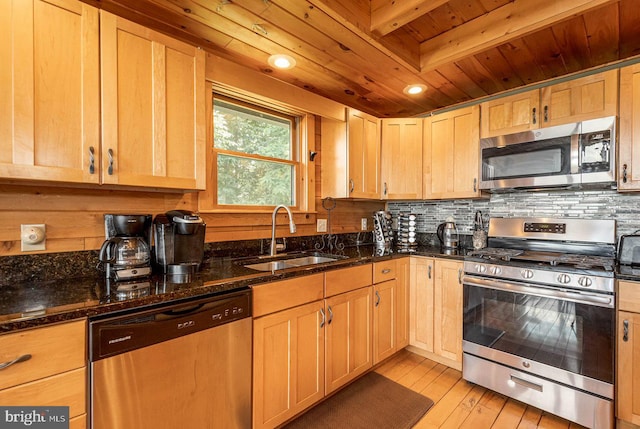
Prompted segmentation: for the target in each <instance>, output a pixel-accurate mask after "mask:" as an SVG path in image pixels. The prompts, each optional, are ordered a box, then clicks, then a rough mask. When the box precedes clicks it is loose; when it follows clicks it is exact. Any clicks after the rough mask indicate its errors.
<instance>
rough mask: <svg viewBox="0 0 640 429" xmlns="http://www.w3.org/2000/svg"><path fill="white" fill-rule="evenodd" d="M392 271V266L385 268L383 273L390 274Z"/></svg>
mask: <svg viewBox="0 0 640 429" xmlns="http://www.w3.org/2000/svg"><path fill="white" fill-rule="evenodd" d="M390 272H391V268H385V269H384V270H382V274H389V273H390Z"/></svg>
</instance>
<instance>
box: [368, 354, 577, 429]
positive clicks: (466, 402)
mask: <svg viewBox="0 0 640 429" xmlns="http://www.w3.org/2000/svg"><path fill="white" fill-rule="evenodd" d="M375 371H376V372H377V373H379V374H382V375H384V376H385V377H387V378H390V379H392V380H394V381H395V382H397V383H400V384H402V385H403V386H405V387H408V388H410V389H412V390H415V391H416V392H419V393H422V394H423V395H425V396H427V397H429V398H431V399H432V400H433V402H434V403H435V404H434V405H433V407H431V409H430V410H429V411H428V412H427V414H425V415H424V417H423V418H422V419H421V420H420V421H419V422H418V424H417V425H416V426H414V428H415V429H423V428H470V429H484V428H492V429H511V428H513V429H530V428H544V429H583V428H584V427H583V426H580V425H577V424H575V423H571V422H569V421H567V420H564V419H561V418H559V417H556V416H554V415H552V414H549V413H546V412H544V411H541V410H539V409H537V408H534V407H531V406H527V405H525V404H523V403H521V402H518V401H515V400H513V399H509V398H507V397H505V396H503V395H500V394H498V393H495V392H493V391H491V390H488V389H485V388H483V387H480V386H477V385H475V384H472V383H469V382H467V381H465V380H463V379H462V373H461V372H460V371H458V370H455V369H452V368H449V367H447V366H445V365H442V364H439V363H436V362H433V361H432V360H429V359H425V358H424V357H422V356H418V355H416V354H414V353H411V352H409V351H407V350H402V351H400V352H398V353H397V354H396V355H394V356H393V357H391V358H389V360H387V361H386V362H383V363H382V364H381V365H380V366H378V367H377V368H376V369H375Z"/></svg>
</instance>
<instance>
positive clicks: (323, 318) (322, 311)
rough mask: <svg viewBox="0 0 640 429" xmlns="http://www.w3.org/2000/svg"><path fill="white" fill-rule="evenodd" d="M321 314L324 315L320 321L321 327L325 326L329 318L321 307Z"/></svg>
mask: <svg viewBox="0 0 640 429" xmlns="http://www.w3.org/2000/svg"><path fill="white" fill-rule="evenodd" d="M320 315H321V316H322V320H321V321H320V327H321V328H324V322H325V320H327V316H325V314H324V308H321V309H320Z"/></svg>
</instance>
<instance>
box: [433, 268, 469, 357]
mask: <svg viewBox="0 0 640 429" xmlns="http://www.w3.org/2000/svg"><path fill="white" fill-rule="evenodd" d="M461 278H462V262H458V261H453V260H446V259H436V260H435V283H434V299H433V302H434V309H435V310H434V323H433V325H434V335H433V351H434V353H436V354H437V355H439V356H442V357H444V358H447V359H449V360H451V361H454V362H457V363H459V364H460V365H462V280H461Z"/></svg>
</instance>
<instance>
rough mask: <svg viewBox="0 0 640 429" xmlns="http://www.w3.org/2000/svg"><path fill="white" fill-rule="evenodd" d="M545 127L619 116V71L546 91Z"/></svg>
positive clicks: (543, 91) (600, 74)
mask: <svg viewBox="0 0 640 429" xmlns="http://www.w3.org/2000/svg"><path fill="white" fill-rule="evenodd" d="M541 94H542V95H541V105H542V112H541V113H542V122H541V126H543V127H550V126H553V125H560V124H566V123H569V122H576V121H583V120H586V119H594V118H600V117H603V116H616V115H617V114H618V70H617V69H616V70H610V71H607V72H604V73H598V74H594V75H591V76H587V77H583V78H580V79H574V80H570V81H567V82H563V83H559V84H556V85H551V86H547V87H544V88H542V90H541Z"/></svg>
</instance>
